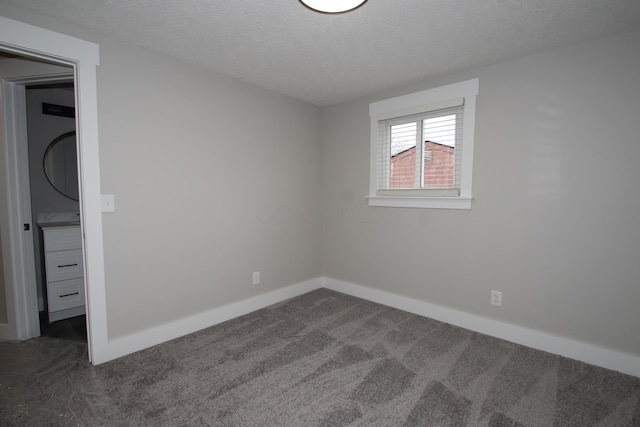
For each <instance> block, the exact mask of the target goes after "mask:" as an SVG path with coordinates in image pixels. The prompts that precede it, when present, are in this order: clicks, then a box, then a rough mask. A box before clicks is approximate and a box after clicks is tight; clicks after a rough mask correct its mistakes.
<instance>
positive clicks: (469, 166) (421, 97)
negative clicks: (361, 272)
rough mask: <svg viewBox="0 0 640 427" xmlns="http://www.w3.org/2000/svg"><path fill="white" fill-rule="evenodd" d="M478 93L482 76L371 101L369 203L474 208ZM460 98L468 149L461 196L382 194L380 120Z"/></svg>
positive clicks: (414, 206)
mask: <svg viewBox="0 0 640 427" xmlns="http://www.w3.org/2000/svg"><path fill="white" fill-rule="evenodd" d="M477 95H478V79H471V80H466V81H463V82H459V83H454V84H450V85H447V86H441V87H437V88H434V89H428V90H424V91H421V92H416V93H411V94H408V95H403V96H398V97H396V98H390V99H385V100H382V101H378V102H373V103H371V104H369V116H370V117H371V130H370V132H371V146H370V152H369V153H370V155H369V161H370V168H369V196H368V197H367V199H368V201H369V206H384V207H406V208H435V209H471V202H472V200H473V193H472V178H473V151H474V132H475V126H476V117H475V114H476V96H477ZM460 98H464V123H463V128H462V140H463V147H464V152H463V154H462V164H461V167H460V168H461V169H460V195H459V196H457V197H434V196H419V197H406V196H379V195H378V184H377V172H378V170H377V168H378V155H379V154H378V153H379V151H380V150H378V122H379V121H380V120H386V119H389V118H392V117H402V116H406V115H409V114H416V113H419V112H423V111H430V110H436V109H440V108H444V107H445V106H447V105H449V104H450V103H451V102H452V101H456V100H458V99H460Z"/></svg>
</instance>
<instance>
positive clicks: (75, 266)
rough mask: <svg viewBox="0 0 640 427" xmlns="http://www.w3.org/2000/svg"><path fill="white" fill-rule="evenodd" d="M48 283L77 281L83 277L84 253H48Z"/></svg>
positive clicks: (75, 251)
mask: <svg viewBox="0 0 640 427" xmlns="http://www.w3.org/2000/svg"><path fill="white" fill-rule="evenodd" d="M45 264H46V270H47V283H49V282H58V281H60V280H67V279H76V278H79V277H82V276H83V273H84V270H83V268H82V251H81V250H80V249H74V250H72V251H59V252H49V253H47V256H46V259H45Z"/></svg>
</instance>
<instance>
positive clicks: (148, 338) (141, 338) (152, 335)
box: [101, 278, 322, 363]
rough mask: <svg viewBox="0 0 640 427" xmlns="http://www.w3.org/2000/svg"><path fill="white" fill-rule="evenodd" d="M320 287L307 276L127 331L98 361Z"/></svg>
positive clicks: (319, 284)
mask: <svg viewBox="0 0 640 427" xmlns="http://www.w3.org/2000/svg"><path fill="white" fill-rule="evenodd" d="M321 287H322V278H316V279H311V280H307V281H305V282H301V283H297V284H294V285H291V286H287V287H285V288H282V289H277V290H275V291H272V292H268V293H266V294H262V295H258V296H255V297H252V298H249V299H246V300H243V301H239V302H236V303H233V304H229V305H225V306H222V307H219V308H214V309H213V310H209V311H206V312H204V313H199V314H196V315H194V316H190V317H187V318H184V319H180V320H176V321H175V322H171V323H168V324H165V325H161V326H157V327H154V328H151V329H147V330H144V331H141V332H138V333H135V334H132V335H127V336H125V337H122V338H116V339H114V340H111V341H109V342H108V345H107V350H108V356H107V358H106V359H105V360H103V361H101V363H102V362H108V361H109V360H113V359H117V358H118V357H122V356H126V355H127V354H131V353H134V352H136V351H140V350H143V349H145V348H149V347H152V346H154V345H157V344H161V343H163V342H167V341H170V340H172V339H175V338H178V337H181V336H184V335H187V334H191V333H193V332H196V331H199V330H201V329H204V328H208V327H210V326H213V325H217V324H218V323H222V322H225V321H227V320H231V319H233V318H236V317H239V316H243V315H245V314H248V313H251V312H253V311H256V310H259V309H261V308H264V307H267V306H270V305H272V304H276V303H279V302H281V301H285V300H287V299H289V298H293V297H296V296H298V295H302V294H305V293H307V292H310V291H313V290H315V289H319V288H321Z"/></svg>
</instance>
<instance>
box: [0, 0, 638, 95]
mask: <svg viewBox="0 0 640 427" xmlns="http://www.w3.org/2000/svg"><path fill="white" fill-rule="evenodd" d="M0 3H7V4H12V5H15V6H17V7H21V8H24V9H28V10H33V11H36V12H39V13H41V14H43V15H47V16H50V17H53V18H56V19H58V20H60V21H64V22H69V23H72V24H75V25H78V26H82V27H86V28H89V29H91V30H94V31H95V32H98V33H102V34H105V35H108V36H112V37H114V38H117V39H120V40H123V41H125V42H128V43H131V44H134V45H138V46H141V47H145V48H147V49H150V50H153V51H156V52H160V53H163V54H166V55H169V56H172V57H175V58H178V59H181V60H184V61H187V62H189V63H193V64H196V65H200V66H203V67H206V68H209V69H211V70H214V71H217V72H220V73H222V74H226V75H228V76H232V77H235V78H238V79H241V80H244V81H247V82H251V83H255V84H256V85H259V86H262V87H265V88H268V89H272V90H275V91H277V92H280V93H283V94H286V95H290V96H293V97H296V98H299V99H302V100H305V101H308V102H310V103H313V104H316V105H320V106H326V105H331V104H335V103H338V102H341V101H345V100H349V99H353V98H357V97H360V96H364V95H368V94H372V93H375V92H378V91H380V90H384V89H388V88H393V87H399V86H403V85H407V84H411V83H415V82H420V81H424V80H428V79H431V78H434V77H438V76H441V75H445V74H448V73H452V72H456V71H460V70H464V69H467V68H471V67H475V66H481V65H486V64H490V63H495V62H498V61H502V60H505V59H509V58H515V57H519V56H524V55H528V54H532V53H537V52H542V51H545V50H550V49H556V48H559V47H563V46H567V45H571V44H576V43H580V42H584V41H589V40H594V39H598V38H604V37H608V36H612V35H615V34H621V33H625V32H630V31H636V30H640V0H368V2H367V3H366V4H365V5H364V6H362V7H361V8H359V9H357V10H355V11H353V12H349V13H346V14H341V15H325V14H319V13H315V12H313V11H311V10H309V9H307V8H306V7H304V6H302V5H301V4H300V3H299V2H298V0H178V1H175V0H173V1H171V0H0ZM638 52H639V54H640V47H639V48H638Z"/></svg>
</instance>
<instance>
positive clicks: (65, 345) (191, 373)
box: [0, 289, 640, 426]
mask: <svg viewBox="0 0 640 427" xmlns="http://www.w3.org/2000/svg"><path fill="white" fill-rule="evenodd" d="M0 425H74V426H75V425H86V426H94V425H110V426H111V425H122V426H129V425H131V426H145V425H147V426H161V425H164V426H177V425H216V426H345V425H350V426H467V425H468V426H640V379H639V378H635V377H632V376H628V375H623V374H620V373H617V372H613V371H609V370H606V369H602V368H598V367H594V366H591V365H587V364H584V363H580V362H576V361H573V360H569V359H566V358H563V357H560V356H555V355H552V354H549V353H545V352H541V351H537V350H532V349H529V348H526V347H522V346H519V345H516V344H513V343H509V342H506V341H502V340H499V339H496V338H491V337H488V336H486V335H481V334H478V333H475V332H471V331H468V330H465V329H461V328H458V327H454V326H451V325H448V324H445V323H441V322H438V321H435V320H431V319H428V318H424V317H420V316H417V315H413V314H410V313H406V312H403V311H400V310H396V309H393V308H389V307H385V306H383V305H380V304H375V303H372V302H368V301H365V300H362V299H358V298H354V297H351V296H347V295H343V294H340V293H337V292H333V291H330V290H327V289H320V290H317V291H314V292H310V293H308V294H306V295H302V296H300V297H297V298H294V299H291V300H289V301H285V302H283V303H280V304H277V305H274V306H271V307H268V308H266V309H262V310H259V311H256V312H254V313H252V314H249V315H246V316H243V317H241V318H238V319H234V320H231V321H229V322H226V323H223V324H220V325H217V326H214V327H211V328H208V329H205V330H203V331H200V332H197V333H194V334H191V335H188V336H185V337H182V338H179V339H177V340H174V341H171V342H169V343H165V344H162V345H159V346H156V347H153V348H150V349H147V350H144V351H141V352H138V353H136V354H132V355H129V356H126V357H123V358H120V359H118V360H115V361H112V362H109V363H106V364H103V365H99V366H97V367H95V368H94V367H92V366H91V365H89V364H88V363H87V362H86V347H85V346H84V345H83V344H80V343H76V342H70V341H63V340H57V339H50V338H41V339H35V340H29V341H25V342H20V343H7V342H2V343H0Z"/></svg>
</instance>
